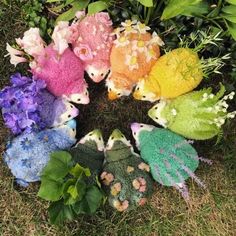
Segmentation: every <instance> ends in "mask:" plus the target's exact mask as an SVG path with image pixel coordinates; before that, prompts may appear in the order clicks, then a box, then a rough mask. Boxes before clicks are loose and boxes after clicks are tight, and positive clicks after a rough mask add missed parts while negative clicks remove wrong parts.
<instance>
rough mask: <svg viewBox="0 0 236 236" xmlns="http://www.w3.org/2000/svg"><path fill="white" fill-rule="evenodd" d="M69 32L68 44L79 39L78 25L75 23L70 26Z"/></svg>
mask: <svg viewBox="0 0 236 236" xmlns="http://www.w3.org/2000/svg"><path fill="white" fill-rule="evenodd" d="M70 31H71V35H70V39H69V41H70V43H72V44H73V43H75V42H76V40H77V39H78V37H79V31H78V24H77V23H73V24H72V25H71V26H70Z"/></svg>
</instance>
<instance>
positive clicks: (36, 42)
mask: <svg viewBox="0 0 236 236" xmlns="http://www.w3.org/2000/svg"><path fill="white" fill-rule="evenodd" d="M16 43H17V44H18V45H19V46H20V47H21V48H22V49H24V51H25V52H26V53H28V54H29V55H31V56H33V57H35V56H39V55H41V54H42V53H44V45H45V42H44V41H43V39H42V38H41V36H40V33H39V29H38V28H30V29H29V30H27V31H25V33H24V36H23V38H22V39H20V38H18V39H16Z"/></svg>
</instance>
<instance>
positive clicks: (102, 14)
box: [95, 12, 112, 26]
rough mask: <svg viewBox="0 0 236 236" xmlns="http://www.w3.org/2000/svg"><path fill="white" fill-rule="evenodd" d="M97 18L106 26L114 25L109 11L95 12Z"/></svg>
mask: <svg viewBox="0 0 236 236" xmlns="http://www.w3.org/2000/svg"><path fill="white" fill-rule="evenodd" d="M95 19H96V20H97V21H98V22H100V23H102V24H104V25H106V26H111V25H112V21H111V19H110V16H109V14H108V13H107V12H99V13H96V14H95Z"/></svg>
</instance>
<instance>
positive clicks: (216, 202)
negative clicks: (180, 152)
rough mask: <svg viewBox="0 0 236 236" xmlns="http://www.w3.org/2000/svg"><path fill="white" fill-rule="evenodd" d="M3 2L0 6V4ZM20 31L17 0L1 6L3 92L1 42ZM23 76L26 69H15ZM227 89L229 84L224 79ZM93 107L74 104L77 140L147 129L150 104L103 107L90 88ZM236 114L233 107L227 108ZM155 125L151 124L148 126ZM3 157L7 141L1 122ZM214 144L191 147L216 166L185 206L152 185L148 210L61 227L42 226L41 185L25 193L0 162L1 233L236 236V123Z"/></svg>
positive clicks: (0, 61) (6, 67)
mask: <svg viewBox="0 0 236 236" xmlns="http://www.w3.org/2000/svg"><path fill="white" fill-rule="evenodd" d="M0 4H1V3H0ZM25 29H26V26H25V25H24V24H23V21H22V18H21V15H20V7H19V4H16V2H13V1H12V2H11V1H10V2H9V6H4V5H3V4H1V5H0V35H1V40H0V76H1V79H0V83H1V85H0V86H1V88H2V87H3V86H4V85H5V84H7V83H8V78H9V75H10V74H11V73H13V72H14V71H15V69H14V67H13V66H12V65H10V64H9V58H4V57H3V55H4V54H6V52H5V43H6V42H9V43H13V41H14V38H17V37H20V36H22V32H23V31H24V30H25ZM18 69H19V70H21V71H24V70H23V69H24V68H21V67H19V68H17V70H18ZM224 82H225V83H228V84H230V83H232V82H231V81H230V80H227V79H224ZM90 93H91V104H90V105H89V106H80V107H79V108H80V111H81V115H80V117H79V119H78V138H79V137H81V136H83V135H84V134H86V133H87V132H89V131H90V130H92V129H94V128H101V129H102V130H103V133H104V137H105V140H107V138H108V136H109V134H110V133H111V131H112V130H113V129H114V128H120V129H121V130H122V132H124V133H125V135H126V136H127V137H129V138H131V133H130V129H129V124H130V123H131V122H132V121H139V122H145V123H152V121H151V120H150V119H149V118H148V117H147V115H146V112H147V110H148V109H149V107H150V106H151V105H150V104H149V103H145V102H144V103H143V102H137V101H133V100H132V98H126V99H122V100H120V101H117V102H113V103H111V102H108V101H107V98H106V92H105V88H104V85H103V84H100V85H98V86H94V85H91V87H90ZM232 107H234V108H235V103H232ZM152 124H153V123H152ZM0 127H1V129H0V141H1V146H0V149H1V152H2V151H3V150H4V146H5V140H6V137H7V135H8V132H7V130H6V129H5V128H4V124H3V121H2V120H1V121H0ZM215 141H216V140H210V141H205V142H197V143H196V144H195V147H196V149H197V150H198V152H199V154H200V155H202V156H204V157H206V158H210V159H212V160H213V161H214V163H213V165H212V166H207V165H204V164H201V165H200V167H199V169H198V170H197V172H196V174H197V175H198V176H199V177H200V178H201V179H202V180H203V181H204V182H205V183H206V184H207V186H208V189H207V190H203V189H201V188H199V187H198V186H197V185H196V184H195V183H194V182H192V181H191V180H189V181H188V186H189V189H190V196H191V200H190V201H189V202H188V203H185V201H184V200H183V198H182V197H181V196H180V194H179V193H178V192H177V191H176V190H174V189H173V188H167V187H161V186H160V185H157V186H156V192H155V194H154V196H153V197H152V199H151V201H150V203H149V205H147V206H145V207H143V208H139V209H137V210H135V211H131V212H128V213H124V214H120V213H116V212H114V211H112V210H111V209H110V207H109V206H104V208H102V209H100V211H99V212H97V214H96V215H94V216H81V217H79V218H78V219H77V220H76V221H73V222H70V223H67V224H65V225H63V226H61V227H55V226H51V225H50V224H49V223H48V216H47V207H48V205H47V202H45V201H42V200H40V199H39V198H37V196H36V194H37V190H38V187H39V185H38V184H32V185H30V187H29V188H27V189H23V188H20V187H19V186H17V185H15V183H14V179H13V177H12V175H11V173H10V171H9V170H8V168H7V167H6V165H5V164H4V163H3V161H2V160H0V235H2V236H13V235H14V236H15V235H16V236H18V235H27V236H31V235H32V236H39V235H46V236H47V235H48V236H49V235H57V236H63V235H68V236H70V235H71V236H72V235H81V236H84V235H96V236H97V235H112V236H115V235H122V236H123V235H135V236H136V235H137V236H139V235H148V236H158V235H161V236H162V235H164V236H165V235H184V236H185V235H186V236H187V235H204V236H205V235H210V236H214V235H216V236H218V235H222V236H223V235H226V236H229V235H232V236H233V235H235V234H236V224H235V220H236V217H235V215H236V207H235V202H236V201H235V200H236V199H235V198H236V192H235V189H236V188H235V187H236V180H235V176H236V175H235V174H236V172H235V170H236V161H235V156H236V155H235V154H236V150H235V147H236V125H235V121H232V122H231V123H227V124H226V127H225V132H224V136H223V138H222V139H221V141H220V142H219V143H218V144H217V145H215Z"/></svg>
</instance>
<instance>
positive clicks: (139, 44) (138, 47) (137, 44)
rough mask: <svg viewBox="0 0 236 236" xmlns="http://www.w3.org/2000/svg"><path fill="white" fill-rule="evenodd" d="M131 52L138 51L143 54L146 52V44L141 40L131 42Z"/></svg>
mask: <svg viewBox="0 0 236 236" xmlns="http://www.w3.org/2000/svg"><path fill="white" fill-rule="evenodd" d="M132 44H133V46H132V50H134V51H138V52H141V53H142V52H144V51H145V50H146V43H145V41H143V40H134V41H132Z"/></svg>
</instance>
